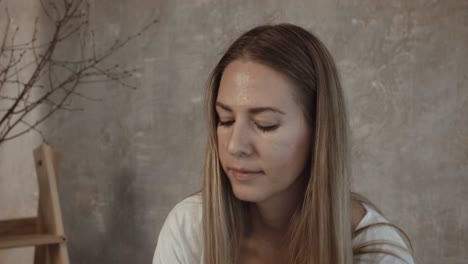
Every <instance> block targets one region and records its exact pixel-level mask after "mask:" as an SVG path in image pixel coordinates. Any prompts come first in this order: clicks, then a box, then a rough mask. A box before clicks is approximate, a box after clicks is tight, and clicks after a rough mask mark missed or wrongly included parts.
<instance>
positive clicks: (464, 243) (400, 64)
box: [0, 0, 468, 264]
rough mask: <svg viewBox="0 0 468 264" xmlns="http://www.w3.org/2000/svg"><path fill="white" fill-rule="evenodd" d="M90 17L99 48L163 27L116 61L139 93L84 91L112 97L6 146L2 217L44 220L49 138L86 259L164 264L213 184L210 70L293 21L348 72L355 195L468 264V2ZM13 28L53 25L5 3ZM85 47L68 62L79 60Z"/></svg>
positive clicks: (66, 216)
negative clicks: (164, 247)
mask: <svg viewBox="0 0 468 264" xmlns="http://www.w3.org/2000/svg"><path fill="white" fill-rule="evenodd" d="M44 2H47V1H44ZM52 2H57V5H58V4H60V3H62V2H63V1H62V0H56V1H52ZM47 6H48V5H45V7H46V9H47V8H48V7H47ZM49 11H51V10H50V9H49ZM85 11H86V10H85ZM51 12H52V11H51ZM86 12H88V13H87V14H88V15H89V21H90V23H89V27H90V30H92V31H93V32H95V34H94V43H95V48H96V49H97V50H101V49H102V50H104V49H105V48H106V47H109V46H112V44H113V43H114V41H115V39H125V38H127V37H128V36H131V35H132V34H134V33H135V32H138V31H139V30H141V29H142V28H144V27H145V25H148V24H151V21H152V20H154V19H157V20H158V22H157V23H155V24H152V25H151V26H150V27H149V28H148V29H147V30H146V31H145V32H144V33H143V34H141V35H140V36H138V37H137V38H135V39H133V41H130V42H128V44H127V45H125V46H124V47H123V48H122V49H120V50H118V51H117V52H115V54H113V55H112V56H111V57H109V58H108V59H107V60H106V62H105V65H113V64H120V65H122V66H124V67H128V68H135V70H136V71H135V73H134V74H133V77H131V78H128V82H129V83H130V84H131V86H132V87H133V86H134V87H136V89H132V88H129V87H126V85H123V84H122V83H120V82H112V81H111V82H91V83H89V84H84V85H82V86H81V87H80V91H81V93H82V94H83V95H85V96H86V97H91V98H100V101H95V100H89V99H86V98H85V97H79V96H74V97H72V99H71V101H70V102H69V104H70V106H71V107H75V108H80V109H82V110H80V111H66V110H63V111H57V112H56V113H55V114H54V115H52V116H51V117H50V118H49V119H47V120H46V121H45V122H44V123H42V124H41V125H40V126H39V127H38V129H40V131H41V132H42V136H41V135H40V134H39V133H38V132H35V131H31V132H30V133H27V134H25V135H23V136H21V137H18V138H15V139H13V140H9V141H6V142H4V143H2V144H1V145H0V219H8V218H17V217H29V216H34V215H35V214H36V211H37V198H38V190H37V179H36V175H35V171H34V163H33V158H32V150H33V149H34V148H35V147H37V146H38V145H39V144H40V143H41V142H42V141H43V140H44V139H45V140H47V142H48V143H49V144H51V145H52V146H53V147H55V148H56V149H57V150H58V151H59V153H60V157H61V160H60V172H59V194H60V201H61V208H62V214H63V221H64V226H65V232H66V235H67V237H68V250H69V255H70V260H71V263H74V264H79V263H86V264H88V263H112V264H124V263H125V264H126V263H151V260H152V256H153V252H154V249H155V246H156V241H157V237H158V234H159V230H160V228H161V226H162V224H163V223H164V220H165V218H166V216H167V213H168V212H169V211H170V210H171V209H172V207H173V206H174V205H175V204H176V203H177V202H179V201H180V200H182V199H183V198H185V197H187V196H189V195H190V194H192V193H193V192H195V191H197V190H199V189H200V187H201V171H202V162H203V154H204V145H205V142H206V130H205V118H204V112H203V102H204V95H205V87H206V81H207V78H208V75H209V73H210V71H211V70H212V68H213V67H214V66H215V64H216V62H217V61H218V60H219V59H220V56H221V55H222V54H223V52H224V51H225V49H226V48H227V46H228V45H229V44H230V43H231V42H232V41H233V40H234V39H235V38H237V37H238V36H239V35H240V34H242V33H243V32H244V31H246V30H248V29H250V28H252V27H254V26H257V25H261V24H265V23H272V24H275V23H280V22H288V23H294V24H297V25H300V26H302V27H304V28H306V29H308V30H310V31H311V32H313V33H315V34H316V35H317V36H318V37H319V38H320V39H321V40H322V41H323V42H324V43H325V44H326V46H327V47H328V48H329V49H330V50H331V52H332V54H333V55H334V57H335V60H336V62H337V65H338V68H339V71H340V74H341V78H342V83H343V87H344V92H345V95H346V101H347V104H348V110H349V113H350V122H351V128H352V139H353V146H352V168H353V184H352V186H353V190H354V191H357V192H359V193H362V194H364V195H366V196H367V197H368V198H369V199H371V200H372V201H374V202H375V203H376V204H377V205H378V206H380V208H381V209H382V210H383V212H384V213H385V215H386V217H387V218H388V219H389V220H390V221H391V222H393V223H395V224H396V225H398V226H400V227H401V228H402V229H403V230H405V231H406V233H407V234H408V235H409V237H410V238H411V240H412V242H413V245H414V249H415V255H416V258H417V260H418V261H419V263H428V264H436V263H459V264H461V263H468V250H467V248H468V118H467V114H468V71H467V68H468V2H467V1H465V0H446V1H437V0H413V1H406V0H395V1H383V0H379V1H375V0H347V1H344V0H338V1H330V0H315V1H311V0H295V1H280V0H271V1H227V0H223V1H212V0H192V1H188V0H185V1H181V0H152V1H130V0H118V1H117V0H114V1H102V0H101V1H97V0H94V1H92V0H91V1H89V9H88V10H87V11H86ZM6 14H8V16H7V15H6ZM7 17H10V21H11V24H12V25H15V26H18V27H19V31H18V36H17V40H18V41H19V42H21V41H22V40H23V41H24V40H27V39H28V38H30V36H31V35H32V33H33V31H34V23H35V19H36V18H39V20H38V21H39V22H38V25H39V27H40V28H41V30H40V31H38V32H39V34H43V35H47V34H50V31H51V29H52V27H53V25H52V24H50V23H47V22H44V21H47V18H46V17H45V15H44V12H43V5H41V2H40V1H39V0H33V1H31V0H3V1H0V25H1V27H0V30H3V29H4V27H5V26H6V24H7ZM88 41H89V39H88ZM80 45H82V43H81V44H80V41H69V42H67V43H65V44H64V45H62V46H60V48H58V49H57V54H59V55H60V56H61V57H63V58H64V59H69V58H73V57H74V56H76V55H77V54H78V53H79V52H80V47H81V46H80ZM0 102H1V101H0ZM0 104H1V103H0ZM1 106H2V105H0V107H1ZM38 111H39V110H38ZM0 113H1V112H0ZM32 259H33V249H32V248H26V249H14V250H3V251H0V263H5V264H6V263H8V264H9V263H15V264H23V263H24V264H26V263H32Z"/></svg>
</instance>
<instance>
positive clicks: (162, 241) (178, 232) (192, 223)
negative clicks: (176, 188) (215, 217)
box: [153, 194, 203, 264]
mask: <svg viewBox="0 0 468 264" xmlns="http://www.w3.org/2000/svg"><path fill="white" fill-rule="evenodd" d="M201 201H202V200H201V195H199V194H195V195H192V196H190V197H188V198H185V199H184V200H182V201H181V202H179V203H178V204H177V205H176V206H174V208H173V209H172V210H171V211H170V212H169V214H168V215H167V218H166V221H165V222H164V224H163V227H162V228H161V231H160V233H159V237H158V242H157V245H156V251H155V254H154V257H153V264H160V263H173V261H174V260H179V261H181V263H199V260H200V259H201V252H202V250H201V246H202V235H203V234H202V228H201V227H202V202H201Z"/></svg>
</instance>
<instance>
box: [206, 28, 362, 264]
mask: <svg viewBox="0 0 468 264" xmlns="http://www.w3.org/2000/svg"><path fill="white" fill-rule="evenodd" d="M237 59H248V60H252V61H255V62H259V63H262V64H264V65H267V66H269V67H271V68H273V69H275V70H277V71H278V72H280V73H282V74H284V75H285V76H286V77H287V78H289V79H290V80H291V81H293V83H294V84H295V86H296V87H297V89H296V91H295V99H296V100H297V102H298V103H299V104H300V105H301V107H302V108H303V112H304V115H305V117H306V119H307V121H308V123H309V125H310V126H311V127H312V128H313V132H312V133H313V135H311V138H313V143H312V144H313V145H312V146H311V154H310V161H309V164H308V170H309V171H308V172H307V173H306V174H305V175H306V178H305V181H304V182H305V186H304V191H303V200H302V202H301V203H300V204H298V205H297V208H296V210H295V213H294V214H293V216H292V218H291V219H292V220H291V222H290V228H289V238H288V239H289V241H288V242H289V243H288V244H289V251H288V252H289V263H294V264H306V263H309V264H310V263H322V264H325V263H340V264H344V263H352V261H353V249H352V245H351V239H352V230H351V209H350V208H351V192H350V180H349V177H350V172H349V171H350V168H349V162H348V161H349V160H348V158H349V144H348V131H349V128H348V120H347V115H346V111H345V102H344V97H343V92H342V89H341V85H340V81H339V77H338V74H337V70H336V66H335V63H334V60H333V58H332V56H331V55H330V52H329V51H328V50H327V48H326V47H325V46H324V45H323V44H322V42H321V41H320V40H319V39H318V38H316V37H315V36H314V35H313V34H311V33H310V32H308V31H306V30H304V29H303V28H301V27H298V26H295V25H291V24H279V25H273V26H271V25H265V26H259V27H256V28H254V29H252V30H250V31H248V32H246V33H244V34H243V35H242V36H240V37H239V38H238V39H237V40H236V41H235V42H234V43H233V44H231V46H230V47H229V48H228V50H227V51H226V53H225V54H224V56H223V57H222V58H221V60H220V61H219V62H218V64H217V65H216V67H215V68H214V70H213V72H212V74H211V76H210V79H209V84H208V89H207V95H206V113H207V117H208V142H207V148H206V153H205V155H206V156H205V164H204V180H203V190H202V200H203V241H204V242H203V243H204V249H203V250H204V252H203V253H204V263H205V264H234V263H236V262H237V261H238V259H239V252H240V247H241V239H242V237H243V234H244V232H245V230H246V229H247V228H248V226H247V225H248V219H249V215H248V210H247V208H248V206H247V204H246V203H245V202H243V201H240V200H239V199H237V198H236V197H235V196H234V194H233V192H232V190H231V186H230V183H229V181H228V179H227V177H226V175H225V172H224V171H223V169H222V168H221V165H220V161H219V154H218V145H217V141H218V140H217V134H216V130H217V124H218V117H217V114H216V111H215V103H216V98H217V95H218V89H219V85H220V81H221V78H222V75H223V72H224V70H225V68H226V67H227V65H228V64H229V63H231V62H233V61H234V60H237Z"/></svg>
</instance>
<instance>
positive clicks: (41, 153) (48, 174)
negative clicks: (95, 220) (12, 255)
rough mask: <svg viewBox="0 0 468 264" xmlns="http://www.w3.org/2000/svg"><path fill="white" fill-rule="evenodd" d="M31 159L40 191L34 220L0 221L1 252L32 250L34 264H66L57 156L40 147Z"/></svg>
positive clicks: (67, 260)
mask: <svg viewBox="0 0 468 264" xmlns="http://www.w3.org/2000/svg"><path fill="white" fill-rule="evenodd" d="M33 155H34V162H35V166H36V174H37V179H38V187H39V203H38V214H37V217H31V218H21V219H9V220H2V221H0V249H8V248H16V247H31V246H33V247H35V249H36V250H35V252H34V264H69V258H68V250H67V245H66V243H65V241H66V238H65V232H64V229H63V222H62V213H61V210H60V202H59V197H58V191H57V171H58V170H57V168H58V154H57V152H56V151H55V150H54V149H53V148H52V147H51V146H49V145H46V144H42V145H40V146H39V147H37V148H36V149H35V150H34V152H33Z"/></svg>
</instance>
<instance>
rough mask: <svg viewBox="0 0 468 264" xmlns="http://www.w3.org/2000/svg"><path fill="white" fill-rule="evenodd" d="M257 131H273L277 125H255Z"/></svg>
mask: <svg viewBox="0 0 468 264" xmlns="http://www.w3.org/2000/svg"><path fill="white" fill-rule="evenodd" d="M257 127H258V129H260V130H261V131H263V132H268V131H273V130H275V129H276V128H278V125H272V126H260V125H257Z"/></svg>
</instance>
